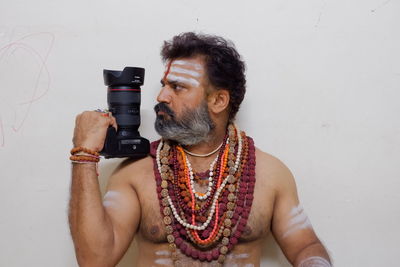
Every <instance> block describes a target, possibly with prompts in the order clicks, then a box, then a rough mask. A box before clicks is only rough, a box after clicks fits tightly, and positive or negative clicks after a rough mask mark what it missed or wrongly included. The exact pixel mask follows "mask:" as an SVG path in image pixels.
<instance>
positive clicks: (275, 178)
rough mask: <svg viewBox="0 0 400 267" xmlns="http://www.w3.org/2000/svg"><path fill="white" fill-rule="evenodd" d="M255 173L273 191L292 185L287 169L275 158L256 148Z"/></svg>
mask: <svg viewBox="0 0 400 267" xmlns="http://www.w3.org/2000/svg"><path fill="white" fill-rule="evenodd" d="M256 173H257V179H261V180H262V181H264V182H265V183H268V185H269V186H272V187H273V188H274V189H275V190H278V191H280V190H282V189H284V188H286V187H292V186H293V185H294V178H293V175H292V173H291V171H290V170H289V168H288V167H287V166H286V165H285V164H284V163H283V162H282V161H281V160H280V159H278V158H277V157H275V156H273V155H271V154H269V153H266V152H264V151H262V150H260V149H259V148H256Z"/></svg>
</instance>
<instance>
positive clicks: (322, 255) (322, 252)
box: [294, 241, 332, 267]
mask: <svg viewBox="0 0 400 267" xmlns="http://www.w3.org/2000/svg"><path fill="white" fill-rule="evenodd" d="M294 266H295V267H331V266H332V264H331V262H330V258H329V255H328V252H327V251H326V249H325V248H324V246H323V245H322V244H321V243H320V242H319V241H318V242H316V243H313V244H311V245H309V246H307V247H305V248H304V249H303V250H302V251H300V253H298V255H297V257H296V260H295V261H294Z"/></svg>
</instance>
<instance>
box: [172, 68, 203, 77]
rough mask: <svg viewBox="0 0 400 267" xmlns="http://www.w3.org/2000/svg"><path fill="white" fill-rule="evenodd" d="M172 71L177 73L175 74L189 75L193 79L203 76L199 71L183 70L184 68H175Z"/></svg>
mask: <svg viewBox="0 0 400 267" xmlns="http://www.w3.org/2000/svg"><path fill="white" fill-rule="evenodd" d="M170 71H171V72H175V73H181V74H187V75H189V76H192V77H200V76H201V74H200V73H199V72H198V71H195V70H188V69H183V68H180V67H175V66H173V67H172V68H171V69H170Z"/></svg>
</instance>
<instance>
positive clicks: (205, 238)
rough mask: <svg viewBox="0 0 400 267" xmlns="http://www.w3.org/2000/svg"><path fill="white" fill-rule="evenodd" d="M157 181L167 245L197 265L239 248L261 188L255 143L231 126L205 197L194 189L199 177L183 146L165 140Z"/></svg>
mask: <svg viewBox="0 0 400 267" xmlns="http://www.w3.org/2000/svg"><path fill="white" fill-rule="evenodd" d="M155 177H156V184H157V194H158V198H159V201H160V211H161V214H162V215H163V216H164V218H163V221H164V224H165V226H166V233H167V240H168V242H169V244H170V247H171V249H172V250H174V251H173V254H172V256H173V257H172V258H173V260H176V259H177V254H176V252H175V249H176V247H178V248H179V250H180V251H181V252H182V253H183V254H185V255H187V256H189V257H192V258H193V259H199V260H200V261H212V260H217V261H218V263H219V264H220V265H222V264H223V262H224V260H225V255H226V254H227V253H228V252H229V251H230V250H231V249H232V248H233V246H234V245H236V244H237V242H238V239H239V237H240V236H241V234H242V232H243V231H244V227H245V226H246V223H247V219H248V216H249V214H250V210H251V206H252V202H253V193H254V185H255V148H254V143H253V140H252V139H251V138H250V137H247V136H246V135H245V134H244V132H240V131H239V129H237V128H236V127H235V126H233V125H229V127H228V133H227V137H225V141H224V142H223V145H222V146H221V148H220V151H219V153H218V156H217V157H216V159H215V160H214V162H213V163H212V164H211V165H210V169H209V177H208V186H207V190H206V192H205V193H204V194H202V193H199V192H197V191H196V190H195V189H194V182H195V181H194V180H195V179H194V173H193V170H192V168H191V164H190V162H189V160H188V158H187V156H186V153H185V151H184V149H183V148H182V147H180V146H179V145H176V144H173V143H170V142H169V141H167V140H166V141H164V140H161V141H160V142H159V144H158V147H157V152H156V158H155Z"/></svg>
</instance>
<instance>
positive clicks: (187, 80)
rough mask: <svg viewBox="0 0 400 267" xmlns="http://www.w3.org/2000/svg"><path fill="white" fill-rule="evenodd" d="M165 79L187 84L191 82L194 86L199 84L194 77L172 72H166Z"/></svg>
mask: <svg viewBox="0 0 400 267" xmlns="http://www.w3.org/2000/svg"><path fill="white" fill-rule="evenodd" d="M167 79H168V80H172V81H175V82H182V83H188V84H191V85H193V86H195V87H197V86H199V85H200V83H199V81H197V80H196V79H193V78H186V77H182V76H177V75H174V74H171V73H170V74H168V76H167Z"/></svg>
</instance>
